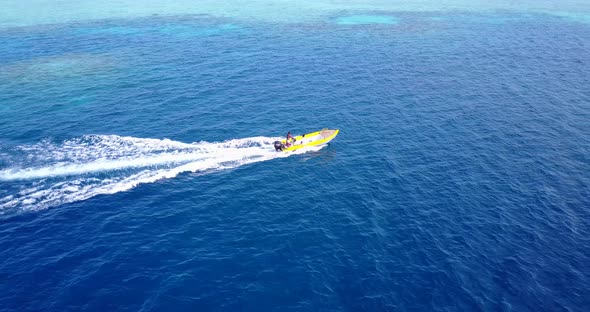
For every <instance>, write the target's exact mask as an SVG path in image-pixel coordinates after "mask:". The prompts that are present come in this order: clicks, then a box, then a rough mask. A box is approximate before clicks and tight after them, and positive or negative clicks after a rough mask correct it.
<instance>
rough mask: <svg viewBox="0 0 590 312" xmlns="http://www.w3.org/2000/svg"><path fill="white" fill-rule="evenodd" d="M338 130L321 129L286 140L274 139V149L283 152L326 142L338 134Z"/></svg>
mask: <svg viewBox="0 0 590 312" xmlns="http://www.w3.org/2000/svg"><path fill="white" fill-rule="evenodd" d="M339 131H340V130H338V129H336V130H329V129H323V130H321V131H316V132H312V133H308V134H304V135H298V136H296V137H294V138H293V140H290V142H287V140H286V139H285V140H281V141H276V142H275V143H274V146H275V150H277V152H278V151H283V152H290V151H294V150H298V149H300V148H304V147H308V146H317V145H322V144H326V143H328V142H330V141H332V139H334V138H335V137H336V135H338V132H339Z"/></svg>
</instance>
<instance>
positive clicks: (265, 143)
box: [0, 135, 321, 214]
mask: <svg viewBox="0 0 590 312" xmlns="http://www.w3.org/2000/svg"><path fill="white" fill-rule="evenodd" d="M276 139H277V138H271V137H252V138H244V139H234V140H229V141H225V142H219V143H211V142H196V143H182V142H177V141H172V140H167V139H166V140H158V139H142V138H133V137H122V136H115V135H108V136H107V135H92V136H83V137H81V138H76V139H73V140H69V141H66V142H63V143H62V144H54V143H51V142H41V143H39V144H35V145H26V146H19V147H16V148H15V149H13V150H11V151H10V152H5V153H0V161H2V162H4V163H8V166H7V168H4V169H2V170H0V183H2V184H6V185H7V186H8V191H7V192H3V193H0V208H4V209H0V214H2V213H3V211H6V210H7V209H22V210H39V209H44V208H48V207H52V206H57V205H61V204H65V203H71V202H75V201H80V200H85V199H88V198H90V197H93V196H96V195H100V194H114V193H118V192H122V191H127V190H129V189H132V188H133V187H135V186H137V185H139V184H143V183H153V182H155V181H157V180H160V179H165V178H173V177H175V176H177V175H178V174H180V173H183V172H209V171H215V170H224V169H230V168H236V167H239V166H241V165H245V164H250V163H254V162H260V161H265V160H270V159H273V158H279V157H288V156H291V155H294V154H301V153H305V152H308V151H310V150H319V149H321V147H314V148H310V149H302V150H299V151H296V152H291V153H277V152H275V150H274V147H273V142H274V141H275V140H276ZM5 193H8V194H5ZM1 196H3V197H1Z"/></svg>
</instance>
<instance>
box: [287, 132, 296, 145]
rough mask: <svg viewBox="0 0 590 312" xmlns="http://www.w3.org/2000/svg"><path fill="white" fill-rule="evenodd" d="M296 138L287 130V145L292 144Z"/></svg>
mask: <svg viewBox="0 0 590 312" xmlns="http://www.w3.org/2000/svg"><path fill="white" fill-rule="evenodd" d="M293 140H295V139H294V138H293V136H292V135H291V131H289V132H287V140H285V146H290V145H291V141H293Z"/></svg>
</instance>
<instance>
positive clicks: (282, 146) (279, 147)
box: [275, 141, 285, 152]
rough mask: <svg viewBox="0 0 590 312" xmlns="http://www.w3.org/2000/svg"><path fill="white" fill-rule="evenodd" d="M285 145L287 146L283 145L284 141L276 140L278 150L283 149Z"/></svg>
mask: <svg viewBox="0 0 590 312" xmlns="http://www.w3.org/2000/svg"><path fill="white" fill-rule="evenodd" d="M284 147H285V146H284V145H283V143H281V141H275V150H276V151H277V152H278V151H282V150H283V148H284Z"/></svg>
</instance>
